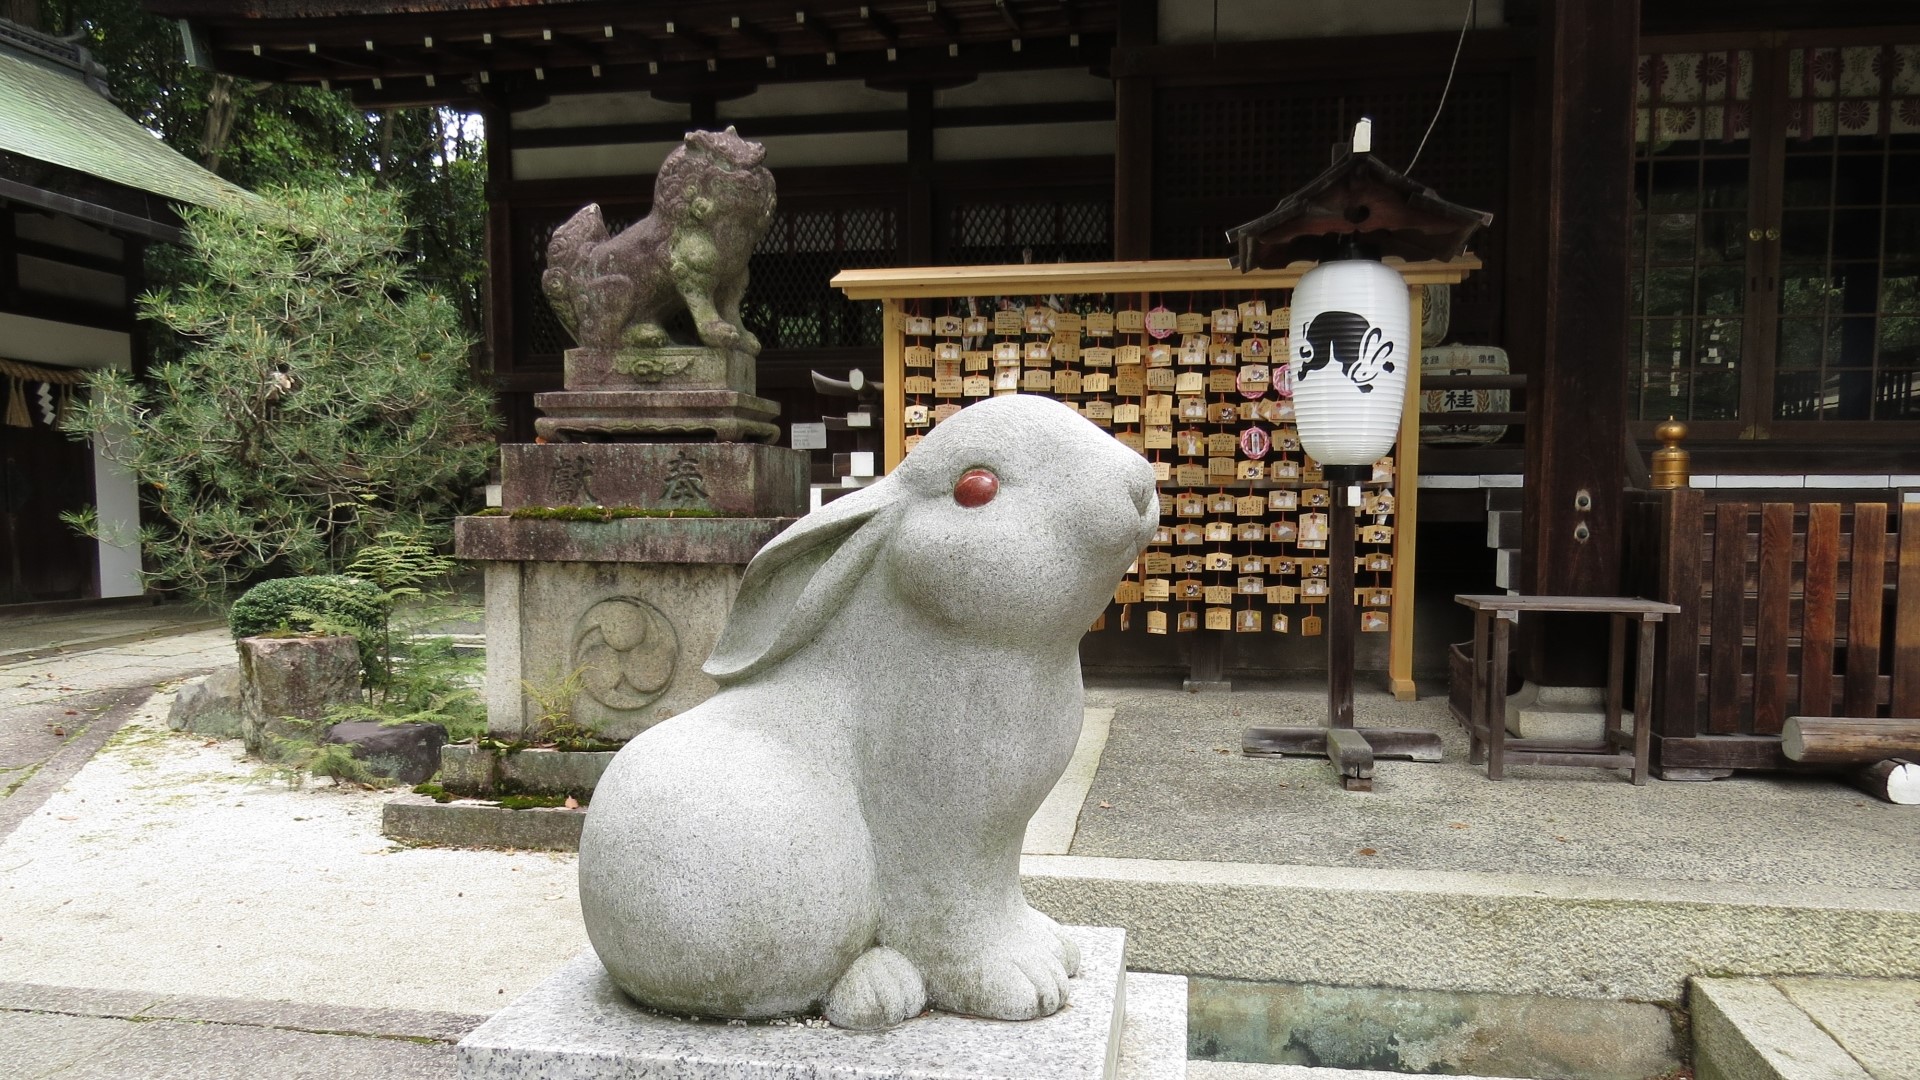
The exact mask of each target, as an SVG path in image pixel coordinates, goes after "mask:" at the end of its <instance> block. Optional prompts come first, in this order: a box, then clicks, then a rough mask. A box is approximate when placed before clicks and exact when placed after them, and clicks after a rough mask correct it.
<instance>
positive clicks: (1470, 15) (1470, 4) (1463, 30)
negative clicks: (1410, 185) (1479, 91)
mask: <svg viewBox="0 0 1920 1080" xmlns="http://www.w3.org/2000/svg"><path fill="white" fill-rule="evenodd" d="M1479 7H1480V0H1467V18H1466V21H1465V22H1463V23H1461V24H1460V40H1459V41H1457V42H1455V43H1454V45H1453V64H1452V66H1450V67H1448V68H1447V83H1446V85H1445V86H1442V87H1441V88H1440V101H1439V102H1438V103H1437V104H1435V105H1434V107H1433V119H1432V120H1429V121H1427V132H1426V134H1424V135H1422V136H1420V145H1419V147H1417V148H1416V149H1415V150H1414V152H1413V160H1412V161H1409V162H1407V168H1406V172H1405V173H1404V174H1403V175H1405V176H1412V175H1413V167H1414V166H1415V165H1418V164H1419V163H1420V155H1421V154H1422V153H1423V152H1425V150H1426V149H1427V140H1428V139H1430V138H1432V137H1433V129H1434V127H1435V126H1436V125H1437V124H1439V123H1440V114H1441V112H1443V111H1445V109H1446V107H1447V91H1449V90H1452V89H1453V76H1454V73H1455V72H1457V71H1459V70H1460V52H1461V50H1462V49H1464V48H1466V45H1467V31H1468V30H1469V29H1471V28H1472V27H1473V20H1474V16H1475V15H1476V14H1478V9H1479Z"/></svg>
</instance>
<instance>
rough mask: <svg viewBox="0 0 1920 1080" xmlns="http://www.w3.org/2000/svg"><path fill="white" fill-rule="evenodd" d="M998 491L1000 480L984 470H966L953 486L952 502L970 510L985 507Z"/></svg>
mask: <svg viewBox="0 0 1920 1080" xmlns="http://www.w3.org/2000/svg"><path fill="white" fill-rule="evenodd" d="M999 491H1000V478H999V477H997V476H995V475H993V473H992V472H990V471H988V470H986V469H968V470H967V471H966V472H964V473H962V474H961V476H960V479H959V481H958V482H956V483H955V484H954V485H953V501H954V502H957V503H959V504H960V505H961V506H965V507H968V508H972V507H975V506H985V505H987V504H988V503H990V502H992V501H993V497H994V496H995V495H996V494H998V493H999Z"/></svg>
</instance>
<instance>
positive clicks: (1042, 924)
mask: <svg viewBox="0 0 1920 1080" xmlns="http://www.w3.org/2000/svg"><path fill="white" fill-rule="evenodd" d="M1026 918H1027V923H1028V926H1029V929H1037V931H1038V932H1039V933H1040V934H1041V936H1042V937H1043V938H1044V939H1046V940H1050V941H1052V942H1053V945H1054V956H1056V957H1057V958H1059V960H1060V966H1062V967H1064V968H1066V969H1067V974H1068V976H1074V975H1078V974H1080V946H1078V945H1075V944H1074V943H1073V939H1072V938H1070V937H1068V936H1067V932H1066V931H1065V930H1062V929H1060V924H1059V923H1057V922H1054V921H1053V919H1052V918H1051V917H1049V916H1047V915H1045V914H1042V913H1041V912H1038V911H1035V910H1034V909H1033V908H1028V909H1027V915H1026Z"/></svg>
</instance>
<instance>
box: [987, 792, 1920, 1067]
mask: <svg viewBox="0 0 1920 1080" xmlns="http://www.w3.org/2000/svg"><path fill="white" fill-rule="evenodd" d="M1620 790H1621V791H1622V793H1623V794H1632V793H1633V792H1635V791H1638V790H1640V789H1635V788H1632V787H1631V786H1629V785H1621V787H1620ZM1021 870H1022V875H1021V876H1022V885H1023V886H1024V888H1025V891H1026V895H1027V899H1028V901H1029V902H1030V903H1032V904H1033V906H1034V907H1036V908H1039V909H1040V910H1041V911H1044V912H1046V913H1047V914H1048V915H1051V916H1053V917H1054V918H1055V919H1058V920H1060V921H1061V922H1064V923H1069V924H1082V925H1088V924H1091V925H1098V926H1124V927H1126V928H1127V962H1128V964H1129V965H1130V966H1132V967H1134V968H1136V969H1146V970H1151V971H1164V972H1176V973H1187V974H1189V975H1192V976H1195V977H1196V978H1197V977H1198V976H1200V975H1203V974H1204V975H1206V976H1208V977H1211V978H1218V979H1230V980H1244V981H1247V982H1269V983H1288V984H1294V985H1304V986H1344V987H1374V988H1379V989H1382V990H1393V989H1400V990H1434V991H1444V992H1467V993H1482V994H1498V995H1541V996H1545V997H1555V998H1566V999H1580V1000H1585V1001H1599V1002H1629V1003H1631V1002H1641V1003H1649V1004H1652V1005H1657V1006H1660V1007H1662V1008H1665V1009H1668V1010H1673V1009H1677V1008H1680V1007H1682V1006H1683V1005H1684V1004H1685V1002H1686V1000H1687V980H1688V978H1689V977H1691V976H1694V975H1698V974H1700V973H1702V972H1720V973H1725V974H1729V975H1762V974H1766V973H1770V972H1778V971H1781V970H1783V969H1798V970H1801V971H1823V972H1829V973H1834V974H1846V975H1857V976H1864V977H1875V978H1883V977H1905V976H1909V975H1913V974H1916V973H1920V895H1916V894H1915V892H1913V891H1912V890H1905V889H1886V888H1874V887H1871V886H1867V885H1861V886H1857V887H1854V886H1850V887H1836V886H1827V885H1798V884H1763V883H1754V882H1745V881H1740V882H1734V881H1727V882H1715V881H1685V880H1635V879H1631V878H1617V877H1604V878H1601V877H1567V876H1564V875H1561V876H1553V875H1548V874H1523V873H1501V874H1493V873H1466V872H1459V871H1439V870H1413V869H1372V868H1362V867H1317V866H1268V865H1261V864H1258V863H1223V862H1184V861H1170V860H1151V859H1115V858H1096V857H1088V856H1082V855H1028V856H1026V857H1024V858H1023V859H1022V860H1021ZM1328 927H1338V928H1339V933H1337V934H1331V933H1329V932H1328V930H1327V928H1328ZM1650 927H1653V928H1657V929H1655V930H1650V929H1649V928H1650ZM1302 942H1313V943H1316V944H1315V947H1313V948H1303V947H1302ZM1916 996H1920V995H1916ZM1195 1016H1196V1022H1197V1017H1198V1013H1197V1012H1196V1014H1195ZM1208 1056H1217V1055H1208ZM1237 1056H1252V1055H1237ZM1480 1071H1482V1072H1486V1071H1498V1070H1480Z"/></svg>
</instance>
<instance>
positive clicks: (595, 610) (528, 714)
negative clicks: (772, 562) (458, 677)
mask: <svg viewBox="0 0 1920 1080" xmlns="http://www.w3.org/2000/svg"><path fill="white" fill-rule="evenodd" d="M745 569H746V568H745V567H744V566H740V565H735V564H731V563H721V564H715V563H704V564H703V563H679V564H675V563H612V562H502V563H488V564H487V570H486V587H487V679H486V695H487V730H488V732H489V733H490V734H492V735H494V736H496V737H499V738H502V739H506V740H509V741H512V740H517V739H537V738H538V737H539V735H540V734H541V732H540V729H541V727H542V726H543V724H546V723H548V722H549V721H550V720H552V719H553V718H564V719H566V720H567V721H569V722H571V723H573V724H575V725H579V726H582V727H586V728H590V729H592V731H593V732H594V734H596V735H597V736H599V737H600V738H603V739H607V740H609V741H613V742H621V741H625V740H627V739H631V738H632V737H634V736H635V735H638V734H639V733H640V732H642V731H645V730H646V729H647V728H649V727H652V726H653V725H654V724H657V723H659V722H660V721H662V720H665V719H666V718H667V717H669V716H674V715H677V714H679V713H682V712H685V711H686V710H688V709H691V708H693V707H694V706H695V705H698V704H699V703H701V702H702V701H705V700H706V699H707V698H709V697H711V696H712V695H713V692H714V690H715V689H717V687H716V686H715V685H714V682H713V680H712V679H709V678H708V677H707V676H706V674H705V673H704V672H702V671H701V670H700V666H701V665H702V664H704V663H706V660H707V657H708V655H710V654H711V653H712V652H713V645H714V642H715V641H717V640H719V637H720V629H721V627H722V626H723V625H725V622H726V617H727V611H728V610H729V609H730V608H731V607H732V605H733V594H734V591H735V590H736V589H738V588H739V586H740V577H741V575H742V574H743V573H744V572H745Z"/></svg>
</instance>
